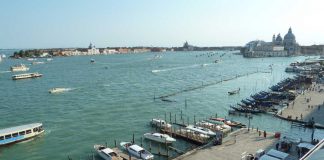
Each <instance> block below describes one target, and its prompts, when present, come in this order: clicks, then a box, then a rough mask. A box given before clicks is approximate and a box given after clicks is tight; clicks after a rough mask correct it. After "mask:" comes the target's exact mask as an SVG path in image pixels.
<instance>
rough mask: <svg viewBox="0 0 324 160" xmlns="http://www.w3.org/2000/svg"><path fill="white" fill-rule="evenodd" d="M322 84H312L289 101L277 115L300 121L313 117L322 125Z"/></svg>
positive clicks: (306, 120)
mask: <svg viewBox="0 0 324 160" xmlns="http://www.w3.org/2000/svg"><path fill="white" fill-rule="evenodd" d="M323 115H324V85H323V84H312V85H311V86H310V87H309V88H308V89H306V90H305V91H304V92H303V93H301V94H299V95H298V96H297V97H296V99H295V100H294V101H292V102H290V103H289V105H288V106H287V107H286V108H284V109H283V110H282V111H281V112H279V113H278V115H277V116H279V117H281V118H283V119H286V120H294V121H300V122H308V121H309V120H311V119H312V117H313V118H314V121H315V123H316V124H317V125H321V126H324V119H323Z"/></svg>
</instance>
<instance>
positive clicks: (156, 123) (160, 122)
mask: <svg viewBox="0 0 324 160" xmlns="http://www.w3.org/2000/svg"><path fill="white" fill-rule="evenodd" d="M151 124H152V125H153V126H157V127H161V128H162V127H163V128H171V126H172V125H171V124H169V123H166V121H165V120H163V119H155V118H153V119H152V121H151Z"/></svg>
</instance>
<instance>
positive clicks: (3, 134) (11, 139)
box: [0, 123, 44, 146]
mask: <svg viewBox="0 0 324 160" xmlns="http://www.w3.org/2000/svg"><path fill="white" fill-rule="evenodd" d="M43 132H44V129H43V124H42V123H32V124H27V125H22V126H17V127H11V128H5V129H0V146H2V145H6V144H11V143H15V142H20V141H23V140H27V139H30V138H33V137H35V136H37V135H39V134H41V133H43Z"/></svg>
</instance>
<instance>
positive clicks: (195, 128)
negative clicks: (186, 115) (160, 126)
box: [186, 125, 216, 136]
mask: <svg viewBox="0 0 324 160" xmlns="http://www.w3.org/2000/svg"><path fill="white" fill-rule="evenodd" d="M186 129H189V130H192V131H195V132H198V133H201V134H206V135H208V136H216V133H215V132H213V131H211V130H210V129H208V128H203V127H198V126H193V125H189V126H188V127H186Z"/></svg>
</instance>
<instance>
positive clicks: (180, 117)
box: [180, 110, 182, 120]
mask: <svg viewBox="0 0 324 160" xmlns="http://www.w3.org/2000/svg"><path fill="white" fill-rule="evenodd" d="M180 118H181V120H182V110H181V111H180Z"/></svg>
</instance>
